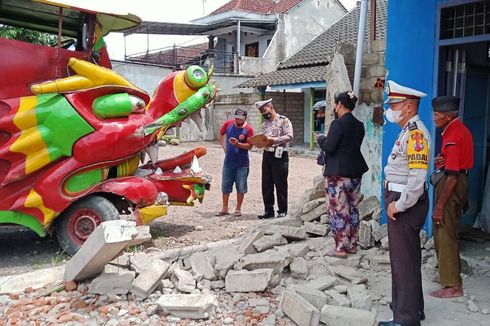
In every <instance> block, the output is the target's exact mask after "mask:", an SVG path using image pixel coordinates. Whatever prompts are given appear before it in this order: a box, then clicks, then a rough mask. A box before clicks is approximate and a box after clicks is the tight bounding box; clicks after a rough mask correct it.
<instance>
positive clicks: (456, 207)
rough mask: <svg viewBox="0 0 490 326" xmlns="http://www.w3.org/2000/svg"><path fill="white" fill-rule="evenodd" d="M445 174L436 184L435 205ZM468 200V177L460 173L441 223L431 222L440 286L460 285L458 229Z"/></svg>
mask: <svg viewBox="0 0 490 326" xmlns="http://www.w3.org/2000/svg"><path fill="white" fill-rule="evenodd" d="M446 180H447V176H443V177H442V179H441V180H440V181H439V182H438V183H437V185H436V205H437V202H438V201H439V198H441V195H442V192H443V191H444V186H445V184H446ZM467 200H468V177H467V176H466V174H464V173H461V174H459V176H458V182H457V183H456V187H455V188H454V191H453V194H452V195H451V197H449V200H448V201H447V202H446V205H445V206H444V215H443V219H442V225H435V224H434V223H432V233H433V235H434V244H435V249H436V255H437V263H438V264H437V265H438V266H439V278H440V280H441V286H442V287H454V286H461V285H462V284H463V281H462V280H461V259H460V257H459V242H458V230H459V223H460V222H461V216H462V215H463V208H464V206H465V204H466V202H467Z"/></svg>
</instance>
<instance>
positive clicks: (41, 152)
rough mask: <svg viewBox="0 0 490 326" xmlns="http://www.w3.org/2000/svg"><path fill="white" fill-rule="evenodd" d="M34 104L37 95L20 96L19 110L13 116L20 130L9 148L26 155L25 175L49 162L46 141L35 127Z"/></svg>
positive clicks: (35, 103)
mask: <svg viewBox="0 0 490 326" xmlns="http://www.w3.org/2000/svg"><path fill="white" fill-rule="evenodd" d="M36 105H37V96H27V97H22V98H21V99H20V106H19V110H18V112H17V113H16V114H15V116H14V124H15V125H16V126H17V128H19V129H20V130H22V131H21V134H20V136H19V138H17V140H16V141H15V142H14V143H13V144H12V145H11V146H10V150H11V151H12V152H16V153H22V154H24V155H25V156H26V162H25V174H26V175H27V174H29V173H31V172H33V171H36V170H38V169H40V168H42V167H43V166H45V165H47V164H49V163H50V162H51V159H50V157H49V152H48V148H47V146H46V143H45V142H44V140H43V138H42V136H41V133H40V132H39V129H38V128H37V119H36V110H35V109H36Z"/></svg>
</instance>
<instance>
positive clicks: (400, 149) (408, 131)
mask: <svg viewBox="0 0 490 326" xmlns="http://www.w3.org/2000/svg"><path fill="white" fill-rule="evenodd" d="M386 92H387V93H388V99H387V100H386V103H387V104H388V105H389V106H390V108H389V109H388V110H387V111H386V119H387V120H388V121H389V122H392V123H396V124H398V125H399V126H400V127H401V128H402V130H401V132H400V134H399V135H398V137H397V139H396V141H395V144H394V146H393V149H392V151H391V154H390V156H389V158H388V163H387V165H386V167H385V169H384V173H385V184H384V204H385V209H386V214H387V216H388V241H389V248H390V262H391V275H392V302H391V305H390V307H391V308H392V310H393V320H391V321H381V322H379V325H380V326H398V325H403V326H418V325H420V320H423V319H425V315H424V297H423V293H422V276H421V271H420V267H421V251H420V236H419V234H420V230H421V229H422V227H423V225H424V222H425V219H426V217H427V213H428V210H429V198H428V195H427V190H426V189H427V186H426V180H427V171H428V168H429V153H430V144H431V139H430V133H429V131H428V130H427V128H426V127H425V125H424V123H423V122H422V120H420V118H419V116H418V108H419V102H420V98H421V97H424V96H426V94H424V93H422V92H420V91H418V90H415V89H412V88H409V87H405V86H401V85H399V84H397V83H395V82H394V81H387V85H386Z"/></svg>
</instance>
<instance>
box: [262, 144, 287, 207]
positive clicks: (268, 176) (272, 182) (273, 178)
mask: <svg viewBox="0 0 490 326" xmlns="http://www.w3.org/2000/svg"><path fill="white" fill-rule="evenodd" d="M288 173H289V156H288V153H287V152H283V153H282V157H281V158H276V157H275V156H274V152H265V151H264V154H263V156H262V199H263V201H264V212H265V213H274V187H275V188H276V195H277V206H278V211H277V212H278V213H287V212H288Z"/></svg>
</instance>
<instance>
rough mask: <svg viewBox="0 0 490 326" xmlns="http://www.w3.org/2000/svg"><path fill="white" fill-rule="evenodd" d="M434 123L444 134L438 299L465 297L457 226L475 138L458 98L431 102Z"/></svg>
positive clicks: (437, 216)
mask: <svg viewBox="0 0 490 326" xmlns="http://www.w3.org/2000/svg"><path fill="white" fill-rule="evenodd" d="M432 107H433V110H434V115H433V118H434V123H435V125H436V127H437V128H444V131H443V132H442V145H441V153H440V154H439V155H438V156H437V157H436V158H435V160H434V162H435V164H436V168H437V169H443V171H444V175H443V176H442V178H441V179H440V180H439V181H438V182H437V184H436V185H435V207H434V211H433V212H432V222H433V229H432V230H433V235H434V242H435V248H436V255H437V260H438V265H439V277H436V278H435V279H434V281H435V282H438V283H440V284H441V289H439V290H437V291H434V292H432V293H430V295H431V296H433V297H436V298H454V297H460V296H463V281H462V279H461V275H460V274H461V261H460V257H459V245H458V227H459V223H460V221H461V216H462V214H463V210H464V208H465V206H466V204H467V200H468V172H469V170H470V169H471V168H472V167H473V137H472V136H471V133H470V131H469V130H468V128H467V127H466V126H465V125H464V124H463V123H462V122H461V120H460V119H459V98H458V97H454V96H439V97H436V98H434V99H433V100H432Z"/></svg>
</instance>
